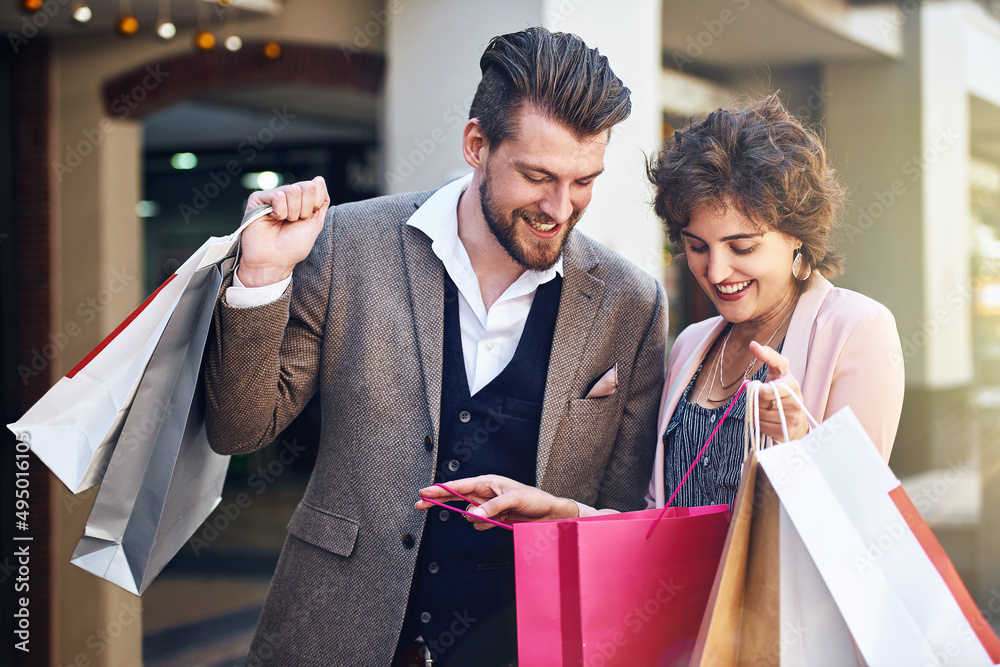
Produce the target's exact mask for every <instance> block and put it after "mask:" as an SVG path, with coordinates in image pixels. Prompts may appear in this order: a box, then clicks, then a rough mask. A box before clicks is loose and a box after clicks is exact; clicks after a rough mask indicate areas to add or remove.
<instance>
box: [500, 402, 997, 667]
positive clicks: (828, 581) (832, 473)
mask: <svg viewBox="0 0 1000 667" xmlns="http://www.w3.org/2000/svg"><path fill="white" fill-rule="evenodd" d="M773 389H777V387H776V386H775V387H773ZM759 391H760V384H759V383H750V384H749V385H748V386H747V401H748V409H747V425H748V428H747V451H746V460H745V464H744V471H743V476H742V479H741V484H740V489H739V492H738V494H737V497H736V500H735V502H734V504H733V506H732V508H731V517H732V518H731V520H730V508H729V507H726V506H723V507H721V508H719V507H706V508H696V509H695V508H693V509H690V510H684V509H673V508H669V507H668V508H667V509H666V510H646V511H644V512H631V513H624V514H613V515H610V516H598V517H588V518H583V519H568V520H561V521H550V522H537V523H522V524H515V526H514V540H515V542H514V544H515V576H516V586H517V616H518V655H519V661H518V664H519V665H520V666H521V667H534V666H538V667H541V666H546V667H551V666H554V665H581V664H583V665H587V666H591V665H594V666H604V667H610V666H612V665H621V666H623V667H624V666H626V665H628V666H630V667H639V666H644V665H650V666H656V667H662V666H666V665H691V666H702V667H730V666H736V665H740V666H744V665H745V666H758V665H782V666H793V667H806V666H808V667H815V666H824V665H832V666H837V667H840V666H844V665H869V666H871V667H877V666H886V667H899V666H903V665H906V666H923V665H929V666H930V665H934V666H941V665H949V666H951V667H954V666H956V665H962V666H968V667H992V666H994V665H997V664H1000V640H998V639H997V636H996V634H995V633H994V632H993V630H992V628H991V627H990V625H989V624H988V623H987V622H986V620H985V619H984V618H983V615H982V614H981V612H980V611H979V609H978V607H977V606H976V605H975V603H974V602H973V600H972V597H971V596H970V595H969V593H968V591H967V590H966V589H965V587H964V586H963V585H962V582H961V580H960V579H959V577H958V574H957V573H956V571H955V568H954V566H953V565H952V564H951V561H950V560H949V559H948V556H947V555H946V554H945V552H944V550H943V549H942V548H941V546H940V544H939V543H938V542H937V540H936V539H935V538H934V536H933V534H932V533H931V531H930V528H929V527H928V526H927V523H926V522H925V521H924V520H923V518H922V517H921V516H920V514H919V512H917V510H916V508H915V507H914V506H913V503H912V502H910V500H909V498H908V497H907V496H906V493H905V492H904V491H903V488H902V486H901V485H900V482H899V480H898V479H897V478H896V477H895V475H893V474H892V471H891V470H890V469H889V467H888V466H887V465H886V463H885V462H884V461H883V460H882V458H881V456H880V455H879V453H878V450H877V449H876V448H875V446H874V444H873V443H872V442H871V439H870V438H869V437H868V435H867V434H866V433H865V431H864V428H863V427H862V426H861V424H860V422H858V420H857V418H856V417H855V416H854V414H853V413H852V412H851V410H850V408H844V409H843V410H841V411H840V412H838V413H837V414H835V415H833V416H832V417H830V418H829V419H827V420H826V421H825V422H823V423H822V424H817V423H815V420H813V423H812V426H813V428H812V430H811V431H810V432H809V433H808V435H806V436H805V437H804V438H802V439H801V440H798V441H792V442H784V443H781V444H777V445H774V446H771V447H768V448H766V449H762V447H761V442H762V439H761V437H760V430H759ZM782 393H790V392H782ZM734 400H735V399H734ZM802 407H803V409H805V407H804V406H802ZM810 419H811V417H810ZM786 433H787V431H786ZM785 439H786V440H787V435H786V438H785ZM707 444H708V443H706V446H707ZM703 451H704V448H703ZM695 463H697V459H696V460H695ZM682 483H683V482H682ZM668 506H669V502H668ZM664 512H665V513H664ZM658 520H659V523H657V521H658ZM653 524H656V525H657V528H656V530H655V531H654V532H653V533H652V536H650V538H649V539H646V537H647V535H648V534H649V531H648V529H647V527H649V526H652V525H653Z"/></svg>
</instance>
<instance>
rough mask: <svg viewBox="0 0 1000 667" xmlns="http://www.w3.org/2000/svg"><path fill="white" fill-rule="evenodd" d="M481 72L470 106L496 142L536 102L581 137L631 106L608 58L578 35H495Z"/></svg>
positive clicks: (606, 127)
mask: <svg viewBox="0 0 1000 667" xmlns="http://www.w3.org/2000/svg"><path fill="white" fill-rule="evenodd" d="M479 68H480V69H481V70H482V72H483V78H482V80H481V81H480V82H479V87H478V88H477V89H476V95H475V97H474V98H473V100H472V107H471V108H470V109H469V118H470V119H472V118H476V119H478V120H479V124H480V127H481V128H482V132H483V135H484V136H485V137H486V140H487V141H488V142H489V144H490V145H491V146H492V147H494V148H496V147H497V146H498V145H500V144H501V143H502V142H503V141H504V140H505V139H509V138H510V137H511V136H513V134H514V132H515V131H516V129H517V128H516V127H515V122H516V119H517V114H518V112H519V111H520V110H521V109H522V108H523V107H524V106H525V105H526V104H530V105H532V106H535V107H537V108H538V109H539V111H541V112H542V113H544V114H546V115H547V116H549V117H550V118H552V119H553V120H555V121H557V122H559V123H561V124H563V125H565V126H566V127H567V128H568V129H570V130H571V131H572V132H573V133H575V134H576V135H578V136H580V137H590V136H594V135H596V134H600V133H603V132H608V131H610V130H611V128H612V127H613V126H615V125H616V124H618V123H620V122H621V121H623V120H625V119H626V118H628V115H629V113H631V111H632V102H631V101H630V100H629V95H630V91H629V89H628V88H626V87H625V84H623V83H622V80H621V79H619V78H618V77H617V76H615V73H614V72H612V71H611V66H610V65H609V64H608V59H607V58H606V57H604V56H602V55H601V54H600V53H599V52H598V50H597V49H590V48H587V45H586V44H585V43H584V41H583V40H582V39H580V38H579V37H577V36H576V35H570V34H567V33H562V32H555V33H553V32H549V31H548V30H546V29H545V28H528V29H527V30H522V31H521V32H512V33H510V34H507V35H500V36H499V37H494V38H493V40H492V41H491V42H490V44H489V46H487V47H486V51H485V52H484V53H483V57H482V58H480V60H479Z"/></svg>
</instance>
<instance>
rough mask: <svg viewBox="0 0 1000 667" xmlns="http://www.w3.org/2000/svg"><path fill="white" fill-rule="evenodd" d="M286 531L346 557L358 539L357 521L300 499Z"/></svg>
mask: <svg viewBox="0 0 1000 667" xmlns="http://www.w3.org/2000/svg"><path fill="white" fill-rule="evenodd" d="M288 532H289V533H291V534H292V535H294V536H295V537H297V538H299V539H300V540H302V541H304V542H308V543H309V544H312V545H314V546H317V547H319V548H320V549H325V550H326V551H329V552H331V553H335V554H337V555H338V556H344V557H347V556H350V555H351V552H352V551H354V543H355V542H357V539H358V522H357V521H355V520H354V519H349V518H347V517H344V516H340V515H339V514H333V513H332V512H327V511H326V510H321V509H320V508H318V507H314V506H313V505H309V504H308V503H306V502H305V501H302V502H300V503H299V506H298V507H297V508H296V509H295V513H294V514H292V518H291V520H290V521H289V522H288Z"/></svg>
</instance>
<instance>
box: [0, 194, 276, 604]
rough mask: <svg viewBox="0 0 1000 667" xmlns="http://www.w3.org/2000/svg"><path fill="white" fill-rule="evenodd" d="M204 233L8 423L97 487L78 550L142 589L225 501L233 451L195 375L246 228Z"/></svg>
mask: <svg viewBox="0 0 1000 667" xmlns="http://www.w3.org/2000/svg"><path fill="white" fill-rule="evenodd" d="M270 210H271V209H270V206H257V207H255V208H253V209H250V210H249V211H247V214H246V216H245V217H244V220H243V224H242V225H241V226H240V228H239V229H238V230H236V231H235V232H233V233H232V234H230V235H228V236H224V237H213V238H210V239H209V240H208V241H206V242H205V243H204V244H203V245H202V246H201V247H200V248H199V249H198V250H197V252H195V253H194V254H193V255H192V256H191V257H190V258H189V259H188V260H187V261H186V262H184V264H182V265H181V266H180V267H179V268H178V269H177V271H176V272H175V273H174V274H173V275H171V276H170V277H169V278H168V279H167V281H166V282H164V283H163V284H162V285H161V286H160V287H159V288H158V289H157V290H156V291H154V292H153V293H152V294H151V295H150V296H149V298H147V299H146V300H145V301H144V302H143V303H142V304H141V305H140V306H139V307H138V308H137V309H136V310H135V311H134V312H133V313H132V314H131V315H129V316H128V317H127V318H126V319H125V321H123V322H122V323H121V324H120V325H119V326H118V327H117V328H116V329H115V330H114V331H113V332H112V333H111V334H110V335H109V336H108V337H107V338H105V339H104V340H103V341H102V342H101V343H100V344H99V345H98V346H97V347H96V348H94V349H93V350H92V351H91V352H90V354H88V355H87V356H86V357H85V358H84V359H83V360H82V361H81V362H80V363H79V364H77V365H76V367H74V368H73V369H72V370H71V371H70V372H69V373H67V374H66V376H65V377H63V378H61V379H60V380H59V381H58V382H57V383H56V384H55V386H53V387H52V389H50V390H49V391H48V392H47V393H46V394H45V395H44V396H43V397H42V398H41V400H39V401H38V402H37V403H35V405H34V406H32V407H31V409H29V410H28V412H27V413H25V414H24V416H23V417H21V419H19V420H18V421H17V422H15V423H13V424H9V425H8V428H10V430H11V431H13V432H14V434H15V435H16V436H17V437H18V439H19V440H21V441H23V442H25V443H27V444H28V445H29V447H30V448H31V450H32V451H33V452H35V454H36V455H37V456H38V458H39V459H40V460H41V461H42V462H43V463H45V464H46V465H47V466H48V467H49V469H50V470H52V472H53V473H54V474H55V475H56V477H58V478H59V479H60V481H62V482H63V483H64V484H65V485H66V486H67V487H68V488H69V489H70V491H72V492H73V493H80V492H82V491H85V490H86V489H89V488H91V487H93V486H95V485H97V484H100V489H99V490H98V493H97V498H96V499H95V501H94V505H93V508H92V509H91V512H90V515H89V516H88V518H87V524H86V528H85V529H84V534H83V537H82V538H81V539H80V542H79V543H78V544H77V547H76V550H75V551H74V552H73V557H72V562H73V563H75V564H76V565H78V566H80V567H82V568H83V569H85V570H88V571H89V572H92V573H94V574H96V575H97V576H99V577H102V578H104V579H106V580H107V581H110V582H111V583H114V584H117V585H118V586H121V587H122V588H124V589H125V590H128V591H130V592H132V593H135V594H137V595H138V594H141V593H142V592H143V591H144V590H145V589H146V587H147V586H148V585H149V584H150V582H152V580H153V578H154V577H156V575H157V574H159V572H160V571H161V570H162V569H163V568H164V567H165V566H166V564H167V563H168V562H169V560H170V559H171V558H172V557H173V556H174V555H175V554H176V553H177V552H178V551H179V550H180V549H181V547H182V546H183V545H184V543H185V542H186V541H187V540H188V539H189V538H190V537H191V535H192V534H193V533H194V531H195V530H196V529H197V528H198V526H199V525H200V524H201V523H202V522H203V521H204V520H205V519H206V518H207V517H208V515H209V514H210V513H211V512H212V510H213V509H214V508H215V507H216V505H218V503H219V500H220V494H221V491H222V484H223V481H224V479H225V474H226V468H227V467H228V463H229V457H228V456H220V455H218V454H215V453H214V452H213V451H212V450H211V448H210V447H209V445H208V439H207V437H206V435H205V423H204V414H203V410H204V407H203V401H202V399H201V396H200V389H199V383H198V375H199V372H200V369H201V362H202V355H203V352H204V349H205V342H206V340H207V338H208V331H209V327H210V325H211V322H212V314H213V311H214V309H215V302H216V298H217V296H218V293H219V287H220V285H221V284H222V279H223V276H224V275H225V273H226V272H227V271H229V270H231V269H232V266H233V264H234V262H235V261H236V257H235V254H236V252H237V250H238V246H239V243H238V242H239V238H240V234H241V233H242V231H243V229H245V228H246V227H247V226H248V225H249V224H251V223H252V222H254V221H255V220H257V219H259V218H261V217H263V216H264V215H266V214H267V213H269V212H270Z"/></svg>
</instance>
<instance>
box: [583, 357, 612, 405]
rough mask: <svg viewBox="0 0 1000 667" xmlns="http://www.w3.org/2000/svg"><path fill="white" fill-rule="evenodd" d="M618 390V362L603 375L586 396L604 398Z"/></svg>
mask: <svg viewBox="0 0 1000 667" xmlns="http://www.w3.org/2000/svg"><path fill="white" fill-rule="evenodd" d="M617 390H618V364H615V365H614V366H612V367H611V368H609V369H608V372H607V373H605V374H604V375H602V376H601V379H600V380H598V381H597V382H596V383H595V384H594V386H593V387H591V388H590V391H588V392H587V395H586V396H584V398H603V397H604V396H610V395H611V394H613V393H615V391H617Z"/></svg>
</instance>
